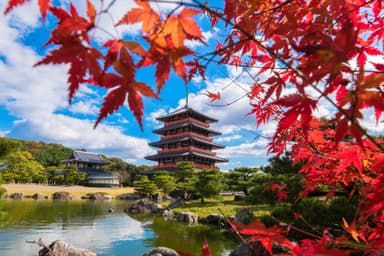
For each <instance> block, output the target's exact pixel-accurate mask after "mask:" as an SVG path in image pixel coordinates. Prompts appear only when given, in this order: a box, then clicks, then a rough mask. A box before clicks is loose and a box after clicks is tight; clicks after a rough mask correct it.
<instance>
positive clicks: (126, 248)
mask: <svg viewBox="0 0 384 256" xmlns="http://www.w3.org/2000/svg"><path fill="white" fill-rule="evenodd" d="M127 205H128V202H125V201H115V200H112V201H109V202H105V201H104V202H103V201H65V202H61V201H51V200H40V201H34V200H20V201H17V200H4V201H0V255H1V256H32V255H38V250H39V248H38V245H36V244H32V243H27V242H26V241H37V240H38V239H39V238H41V239H42V240H43V241H44V243H45V244H47V245H48V244H50V243H51V242H52V241H54V240H57V239H60V240H63V241H65V242H67V243H70V244H72V245H74V246H76V247H81V248H88V249H91V250H92V251H94V252H96V253H97V255H98V256H119V255H124V256H127V255H129V256H141V255H143V253H145V252H148V251H150V250H151V249H152V248H155V247H157V246H166V247H170V248H174V249H175V250H182V251H184V252H189V253H191V254H192V255H201V246H202V243H203V239H204V238H205V237H206V238H207V240H208V243H209V246H210V248H211V253H212V255H214V256H223V255H228V254H229V252H230V251H231V250H232V249H233V248H234V247H235V246H236V238H234V237H232V236H229V235H228V234H226V233H225V232H223V231H220V230H217V229H216V228H214V227H210V226H206V225H197V226H187V225H183V224H180V223H176V222H172V221H165V220H163V219H162V218H159V217H151V216H143V215H127V214H126V213H124V212H123V210H124V208H126V207H127ZM108 209H113V210H114V211H113V212H112V213H108Z"/></svg>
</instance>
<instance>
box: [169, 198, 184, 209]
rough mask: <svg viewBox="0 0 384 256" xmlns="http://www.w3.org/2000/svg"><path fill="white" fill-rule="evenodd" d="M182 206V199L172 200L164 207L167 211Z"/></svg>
mask: <svg viewBox="0 0 384 256" xmlns="http://www.w3.org/2000/svg"><path fill="white" fill-rule="evenodd" d="M183 205H184V200H183V199H182V198H180V197H179V198H176V199H175V198H173V199H172V201H171V202H170V203H169V204H168V206H167V207H166V208H167V209H173V208H176V207H180V206H183Z"/></svg>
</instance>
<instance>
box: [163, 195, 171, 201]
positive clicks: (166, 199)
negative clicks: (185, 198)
mask: <svg viewBox="0 0 384 256" xmlns="http://www.w3.org/2000/svg"><path fill="white" fill-rule="evenodd" d="M172 199H173V198H172V197H171V196H169V195H167V194H165V195H164V196H163V200H165V201H170V200H172Z"/></svg>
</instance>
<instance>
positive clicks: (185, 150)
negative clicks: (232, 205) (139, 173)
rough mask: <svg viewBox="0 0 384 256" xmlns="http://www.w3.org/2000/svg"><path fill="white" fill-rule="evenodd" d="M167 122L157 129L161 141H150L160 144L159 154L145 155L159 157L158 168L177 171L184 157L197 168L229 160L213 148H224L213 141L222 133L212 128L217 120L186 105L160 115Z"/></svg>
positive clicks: (153, 144) (214, 167)
mask: <svg viewBox="0 0 384 256" xmlns="http://www.w3.org/2000/svg"><path fill="white" fill-rule="evenodd" d="M156 119H157V120H159V121H161V122H164V126H163V127H162V128H160V129H156V130H153V132H154V133H157V134H160V135H161V138H160V140H159V141H156V142H152V143H149V145H150V146H153V147H158V148H160V150H158V151H157V154H155V155H151V156H147V157H145V159H147V160H152V161H157V165H156V166H154V168H153V169H154V171H156V170H167V171H169V172H176V171H177V166H178V164H179V163H180V162H182V161H188V162H190V163H192V164H193V165H194V167H195V168H196V169H217V170H218V168H217V167H216V166H215V164H216V163H222V162H227V161H228V160H227V159H224V158H221V157H218V156H216V153H215V152H213V151H212V150H214V149H220V148H224V146H222V145H219V144H216V143H214V142H213V139H212V138H211V137H212V136H216V135H220V134H221V133H219V132H217V131H214V130H211V129H210V124H211V123H214V122H217V120H216V119H213V118H211V117H208V116H206V115H204V114H202V113H200V112H197V111H196V110H193V109H192V108H190V107H188V106H185V107H183V108H181V109H178V110H176V111H174V112H172V113H169V114H167V115H164V116H161V117H158V118H156Z"/></svg>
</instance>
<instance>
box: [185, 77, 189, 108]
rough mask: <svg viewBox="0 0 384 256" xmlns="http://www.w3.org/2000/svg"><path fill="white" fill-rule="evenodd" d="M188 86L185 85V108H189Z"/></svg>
mask: <svg viewBox="0 0 384 256" xmlns="http://www.w3.org/2000/svg"><path fill="white" fill-rule="evenodd" d="M188 95H189V94H188V84H187V83H186V84H185V107H186V108H188Z"/></svg>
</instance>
